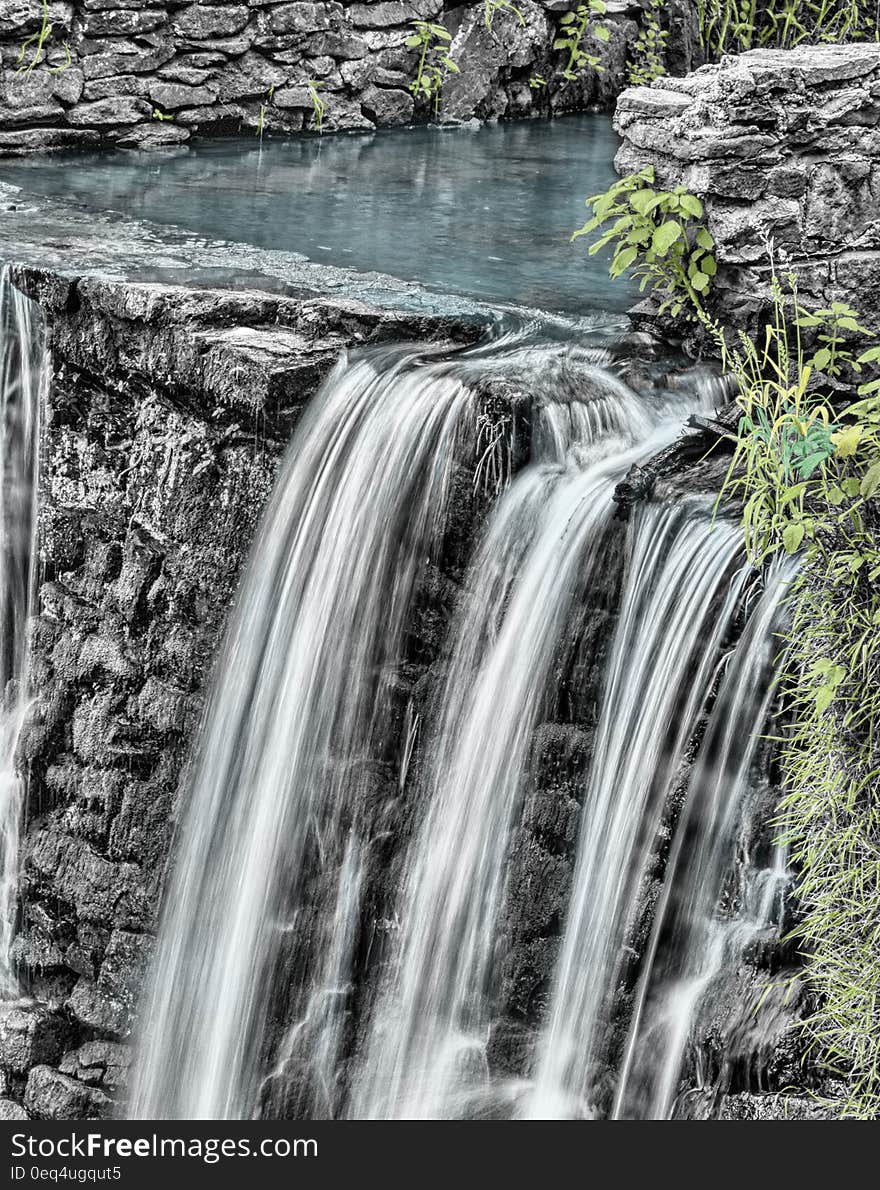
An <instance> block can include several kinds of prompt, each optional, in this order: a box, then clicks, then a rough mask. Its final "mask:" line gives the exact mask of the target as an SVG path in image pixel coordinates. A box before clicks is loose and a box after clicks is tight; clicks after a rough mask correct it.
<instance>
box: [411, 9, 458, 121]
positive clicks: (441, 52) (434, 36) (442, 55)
mask: <svg viewBox="0 0 880 1190" xmlns="http://www.w3.org/2000/svg"><path fill="white" fill-rule="evenodd" d="M410 25H411V26H412V29H413V33H412V34H411V35H410V36H409V37H408V38H407V39H406V46H407V48H408V49H411V50H418V51H419V56H418V62H417V64H416V73H415V77H414V78H413V80H412V82H411V83H410V85H409V90H410V93H411V94H412V95H413V97H414V98H415V99H419V98H424V99H427V100H428V101H429V102H431V104H432V105H433V109H434V114H435V115H439V114H440V96H441V92H442V90H443V83H444V81H445V79H446V76H447V75H448V74H459V73H460V72H459V69H458V66H457V64H456V63H455V62H454V61H453V59H452V58H451V57H450V54H449V47H450V44H451V42H452V34H451V33H450V32H449V30H448V29H446V28H445V27H444V26H443V25H436V24H434V23H432V22H431V21H411V22H410Z"/></svg>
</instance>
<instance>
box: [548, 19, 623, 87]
mask: <svg viewBox="0 0 880 1190" xmlns="http://www.w3.org/2000/svg"><path fill="white" fill-rule="evenodd" d="M606 12H607V7H606V5H605V3H604V0H589V2H588V3H587V4H579V5H578V6H577V8H575V9H573V10H572V11H571V12H567V13H565V15H564V16H563V17H561V18H560V21H559V26H560V27H559V36H558V37H557V38H556V40H555V41H554V42H553V48H554V50H568V62H567V63H566V65H565V68H564V69H563V71H562V77H563V78H565V79H568V80H569V82H574V80H575V79H577V78H578V76H579V75H580V74H581V73H582V71H583V70H585V69H586V67H588V66H589V67H591V68H592V69H593V70H596V71H602V70H604V69H605V67H604V66H603V65H602V59H601V58H599V57H598V56H597V55H596V54H591V53H590V52H589V51H588V50H585V49H584V42H585V41H586V40H587V38H590V37H592V38H594V39H595V40H596V41H601V42H607V41H610V39H611V30H610V29H609V28H608V26H607V25H606V24H604V23H603V22H602V21H600V20H597V18H598V17H602V16H604V15H605V13H606Z"/></svg>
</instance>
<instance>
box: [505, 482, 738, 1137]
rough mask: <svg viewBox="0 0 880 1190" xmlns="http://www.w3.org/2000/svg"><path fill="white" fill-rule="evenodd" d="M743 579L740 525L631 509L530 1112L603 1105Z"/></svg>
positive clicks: (584, 1112)
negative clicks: (630, 967)
mask: <svg viewBox="0 0 880 1190" xmlns="http://www.w3.org/2000/svg"><path fill="white" fill-rule="evenodd" d="M743 582H744V571H743V570H742V569H741V559H740V534H739V530H738V528H737V527H736V526H733V525H727V524H724V523H719V524H715V525H713V523H712V518H711V508H707V507H706V506H705V505H703V504H698V505H696V506H688V505H687V504H685V505H679V506H676V507H671V508H666V507H648V508H643V509H641V510H640V511H639V514H638V517H637V524H636V526H635V531H634V540H633V544H632V553H631V559H630V566H629V579H628V582H627V587H626V590H625V593H624V598H623V604H622V607H621V612H620V619H619V624H618V627H617V631H616V635H615V640H614V646H613V650H612V656H611V660H610V664H609V671H608V674H607V678H606V684H605V690H604V694H603V701H602V706H603V710H602V715H601V718H600V722H599V729H598V734H597V739H596V744H595V749H594V754H593V759H592V763H591V768H590V774H589V779H588V789H587V794H586V798H585V801H584V809H583V814H582V826H581V833H580V840H579V844H578V855H577V862H576V866H575V874H574V892H573V896H572V903H571V905H570V908H569V912H568V919H567V922H566V925H565V931H564V936H563V942H562V949H561V954H560V958H559V962H558V969H557V973H556V977H555V986H554V989H553V993H552V998H551V1004H550V1010H549V1013H548V1020H547V1024H546V1026H545V1029H544V1033H543V1036H542V1038H541V1039H540V1041H539V1045H538V1057H537V1068H536V1073H535V1079H534V1088H533V1091H532V1094H531V1096H530V1098H529V1102H528V1108H527V1111H528V1114H529V1116H531V1117H532V1118H551V1119H555V1118H567V1117H588V1118H589V1117H591V1116H594V1115H597V1114H600V1113H601V1111H602V1107H601V1100H602V1099H603V1098H604V1097H605V1095H606V1093H607V1091H606V1088H605V1087H604V1086H603V1083H604V1081H605V1075H606V1064H607V1062H608V1052H607V1051H608V1046H609V1041H610V1036H611V1034H612V1031H613V1022H612V1020H611V1018H612V1015H613V1010H614V1008H615V993H616V990H617V986H618V982H619V974H620V970H621V966H622V963H623V961H624V958H625V955H626V952H627V948H628V947H629V946H630V945H631V943H630V939H631V936H632V933H633V931H634V929H635V928H636V927H637V924H638V923H637V921H636V920H635V917H634V915H635V913H636V911H637V909H638V907H639V903H640V901H641V899H642V898H643V897H644V895H645V893H646V891H647V889H646V876H647V868H648V863H649V860H650V857H651V853H652V849H653V847H654V845H655V840H656V839H657V837H658V834H659V832H660V830H661V825H662V818H663V815H664V811H665V810H666V807H667V803H668V800H669V798H670V797H671V795H672V794H673V792H674V790H675V786H676V783H677V780H678V778H679V769H680V765H681V761H682V758H683V756H684V752H685V748H686V746H687V743H688V741H689V740H690V739H691V737H692V736H693V734H694V731H695V729H696V726H697V719H698V716H699V714H700V712H701V710H702V708H703V706H704V705H705V702H706V700H707V698H708V696H709V693H710V688H711V682H712V677H713V673H714V670H715V667H716V664H717V659H718V655H719V650H720V647H721V644H722V642H723V640H724V637H725V635H726V634H727V632H728V631H729V629H730V626H731V622H732V619H733V616H734V613H735V611H736V607H737V604H738V603H739V600H740V597H741V592H742V586H743Z"/></svg>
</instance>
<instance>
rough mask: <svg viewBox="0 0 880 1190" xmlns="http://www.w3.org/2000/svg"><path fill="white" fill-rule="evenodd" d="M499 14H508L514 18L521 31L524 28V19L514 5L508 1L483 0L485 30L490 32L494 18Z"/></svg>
mask: <svg viewBox="0 0 880 1190" xmlns="http://www.w3.org/2000/svg"><path fill="white" fill-rule="evenodd" d="M499 12H509V13H510V14H511V16H514V17H516V19H517V20H518V21H519V23H520V25H521V27H522V28H523V29H524V28H525V26H526V18H525V17H524V16H523V14H522V12H521V11H520V9H518V8H517V6H516V5H515V4H511V3H510V0H484V8H483V19H484V20H485V22H486V28H487V29H488V30H489V31H490V32H491V30H492V23H493V21H494V20H495V16H496V14H497V13H499Z"/></svg>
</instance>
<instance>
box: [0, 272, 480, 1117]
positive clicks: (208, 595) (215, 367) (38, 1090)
mask: <svg viewBox="0 0 880 1190" xmlns="http://www.w3.org/2000/svg"><path fill="white" fill-rule="evenodd" d="M16 276H17V280H18V283H19V284H20V286H21V287H22V288H23V289H25V291H26V292H28V293H29V294H30V295H31V296H33V297H34V298H35V299H36V300H37V301H38V302H39V304H40V306H41V307H42V309H43V311H44V313H45V315H46V317H47V320H48V322H49V324H50V328H51V352H52V367H53V376H52V388H51V395H50V401H49V415H48V424H47V427H46V431H45V441H44V449H43V475H44V481H43V491H42V496H41V510H40V523H39V535H40V569H41V576H40V577H41V585H40V590H39V607H38V613H39V614H38V616H37V619H36V624H35V627H34V630H33V660H32V676H31V678H32V685H33V689H34V690H35V691H36V699H35V703H34V706H33V710H32V713H31V716H30V718H29V721H28V723H27V725H26V727H25V730H24V732H23V737H22V740H21V742H20V763H21V765H22V766H23V767H24V769H25V770H26V771H27V773H28V778H29V806H28V816H27V817H28V820H27V830H26V836H25V838H24V840H23V846H22V862H23V878H22V887H21V894H22V917H21V921H20V923H19V932H18V935H17V937H16V940H15V942H14V944H13V954H14V958H15V960H16V962H17V964H18V966H19V970H20V973H21V979H22V986H23V990H24V991H25V992H26V994H27V998H26V999H23V1000H22V1001H20V1002H18V1003H12V1004H7V1005H4V1006H3V1007H2V1009H0V1119H2V1118H10V1119H16V1118H25V1114H26V1113H27V1114H29V1115H32V1116H36V1117H38V1118H88V1117H95V1116H101V1115H104V1114H106V1113H107V1112H108V1111H109V1110H110V1104H111V1100H112V1097H113V1096H114V1094H115V1093H116V1092H117V1091H118V1089H119V1088H120V1087H121V1086H122V1085H123V1084H124V1080H125V1072H126V1066H127V1064H128V1060H129V1051H128V1046H127V1045H126V1044H125V1043H126V1040H127V1038H128V1035H129V1032H130V1029H131V1025H132V1013H133V1010H134V1008H135V1005H136V1002H137V998H138V994H139V990H140V984H141V978H142V974H143V970H144V965H145V962H146V959H147V955H148V951H149V948H150V945H151V939H152V931H153V929H154V926H155V920H156V913H157V908H158V900H159V895H160V889H161V883H162V877H163V871H164V866H165V861H166V857H167V853H168V847H169V843H170V836H171V832H172V829H173V821H174V809H175V802H176V795H177V790H178V785H179V778H180V774H181V769H182V766H183V763H184V761H185V757H186V754H187V749H188V747H189V745H190V743H191V740H192V737H193V733H194V731H195V728H196V726H197V724H198V721H199V717H200V713H201V708H202V703H203V698H204V694H205V688H206V682H207V679H208V677H209V674H210V670H211V666H212V662H213V659H214V657H215V655H216V653H217V650H218V645H219V641H220V637H221V634H222V632H223V627H224V622H225V619H226V615H227V612H228V609H229V606H230V603H231V600H232V598H233V592H234V590H235V587H236V582H237V579H238V575H239V572H240V569H241V565H242V562H243V560H244V558H245V557H246V555H247V552H248V549H249V546H250V542H251V539H252V536H253V532H254V528H255V525H256V523H257V521H258V519H259V517H260V514H261V512H262V509H263V506H264V504H265V501H266V499H267V497H268V494H269V492H270V489H271V486H272V482H273V478H274V473H275V469H276V466H277V463H278V459H279V457H280V454H281V451H282V449H283V446H284V444H286V442H287V440H288V438H289V435H290V432H291V430H292V428H293V426H294V425H295V423H296V421H297V418H298V416H299V413H300V411H301V410H302V408H303V407H304V405H305V403H306V402H307V401H308V400H309V398H310V397H311V396H312V395H313V394H314V392H315V391H316V389H317V387H318V385H319V384H320V382H321V381H322V379H323V378H324V376H325V375H326V374H327V372H328V370H329V369H330V367H331V366H332V365H333V363H334V362H335V360H336V359H337V357H338V355H339V353H340V351H342V350H344V349H345V348H346V347H347V346H349V345H351V344H354V343H358V344H369V343H371V342H376V341H380V340H387V339H393V340H407V339H411V340H420V339H425V340H430V339H437V338H441V337H442V338H444V339H445V338H449V337H450V336H452V337H453V338H455V337H459V338H461V337H464V338H465V339H470V338H473V337H474V336H475V335H476V334H477V333H478V331H477V329H476V326H475V324H474V323H470V324H468V325H464V324H457V323H451V322H450V321H449V320H448V319H445V318H443V317H432V316H428V315H407V314H394V313H391V312H387V311H381V310H377V309H372V308H370V307H368V306H366V305H363V304H361V303H359V302H355V301H351V300H338V301H335V300H333V299H320V298H318V299H316V298H307V297H305V298H302V299H296V298H289V297H274V296H271V295H269V294H264V293H256V292H241V291H236V292H231V291H223V290H216V289H215V290H210V289H201V290H197V289H192V288H184V287H179V286H170V285H162V284H148V283H131V282H122V281H118V280H117V281H109V280H103V279H100V278H88V277H70V276H64V275H61V274H58V273H50V272H47V271H42V270H39V269H27V268H19V269H18V271H17V274H16Z"/></svg>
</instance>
